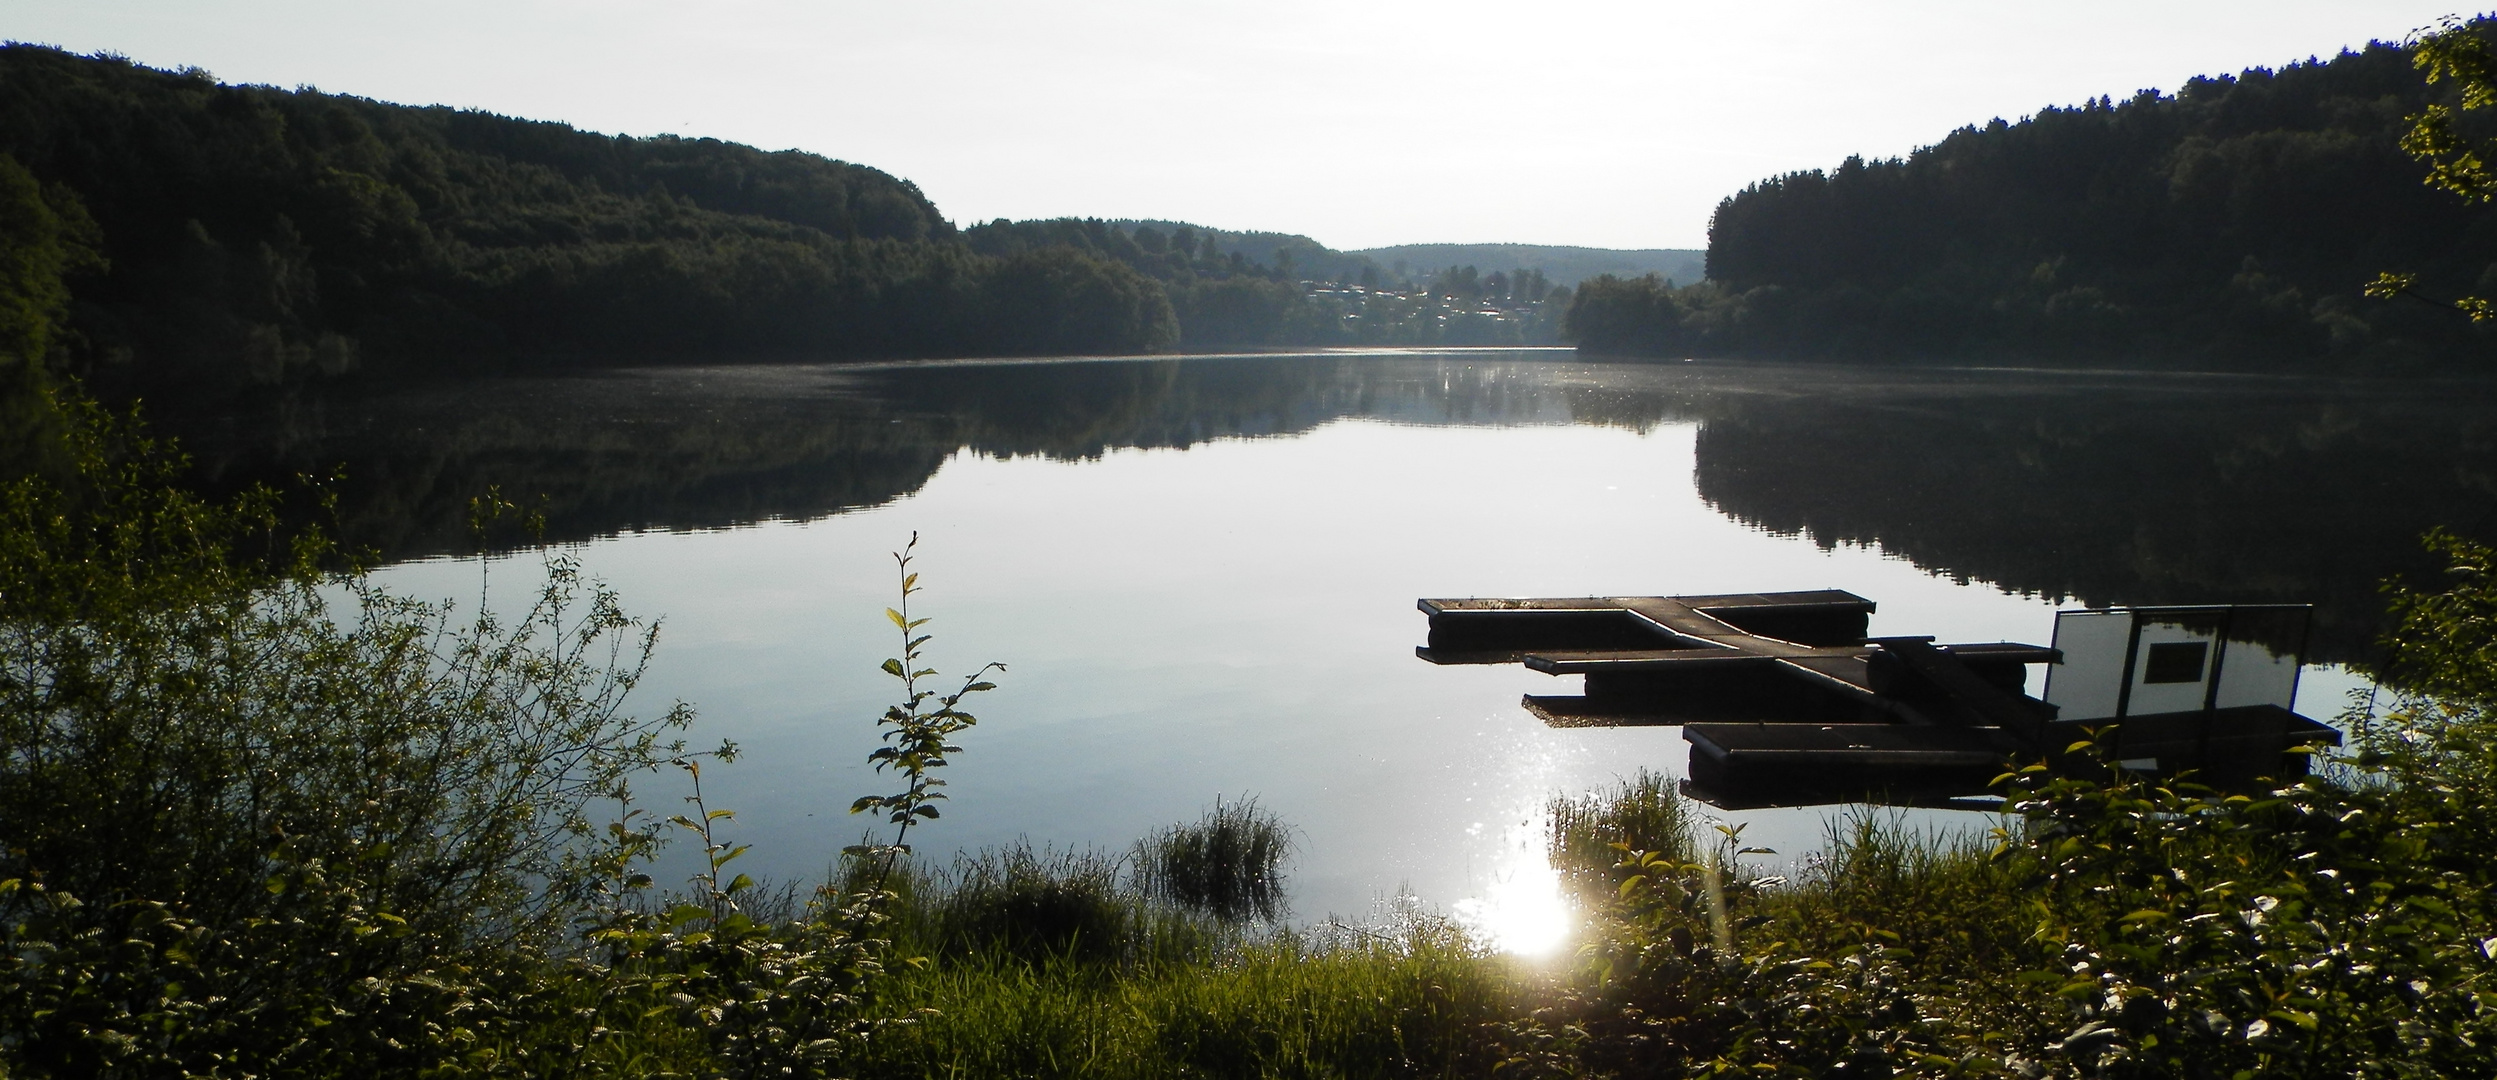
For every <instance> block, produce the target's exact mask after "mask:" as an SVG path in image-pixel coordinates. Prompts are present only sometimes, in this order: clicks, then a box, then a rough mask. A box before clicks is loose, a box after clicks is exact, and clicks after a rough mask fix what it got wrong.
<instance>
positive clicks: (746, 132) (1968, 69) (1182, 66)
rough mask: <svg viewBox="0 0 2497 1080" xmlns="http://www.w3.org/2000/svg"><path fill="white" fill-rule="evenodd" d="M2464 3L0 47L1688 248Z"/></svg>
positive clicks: (102, 16)
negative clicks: (1854, 184)
mask: <svg viewBox="0 0 2497 1080" xmlns="http://www.w3.org/2000/svg"><path fill="white" fill-rule="evenodd" d="M2450 3H2451V0H2442V2H2440V0H2097V2H2092V3H2055V4H2045V3H2014V2H2005V0H1994V2H1973V0H1899V2H1893V3H1872V2H1865V0H1787V2H1757V3H1745V2H1734V0H1720V2H1716V3H1692V2H1687V0H1648V2H1585V3H1580V2H1553V3H1544V4H1528V3H1497V4H1494V3H1473V2H1460V0H1443V2H1438V3H1407V2H1401V0H1394V2H1391V0H1368V2H1355V3H1310V2H1302V0H1269V2H1264V3H1191V2H1186V0H1095V2H1086V3H1056V2H1046V0H1013V2H997V0H978V2H968V0H967V2H959V3H945V2H928V0H922V2H892V0H887V2H881V3H855V2H848V0H716V2H705V0H399V2H395V3H374V2H368V0H9V2H8V3H7V4H6V5H0V37H6V38H9V39H13V40H17V41H29V42H41V43H45V44H51V45H58V46H61V47H64V48H67V49H71V50H74V51H77V52H92V51H97V50H110V51H115V52H120V53H123V54H126V55H128V56H129V57H131V58H132V59H134V60H137V61H139V62H142V63H146V64H150V65H155V66H159V67H181V66H186V65H197V66H199V67H204V68H207V69H208V70H210V71H213V72H215V73H216V74H217V76H218V77H219V78H221V79H224V80H226V81H229V82H252V83H269V84H275V85H279V86H296V85H302V84H310V85H314V86H318V87H320V88H321V89H323V90H327V91H331V92H336V93H350V94H358V95H363V96H366V97H373V98H379V99H382V100H385V101H398V102H408V103H413V104H436V103H439V104H446V105H456V106H462V107H472V108H480V109H487V110H491V111H493V112H498V113H505V114H509V115H514V116H524V117H531V118H536V119H547V120H563V121H567V122H570V123H572V124H575V125H578V126H580V127H584V128H589V129H592V130H596V131H604V132H622V133H627V134H634V135H648V134H656V133H661V132H673V133H678V134H685V135H708V136H715V137H718V138H723V139H731V140H735V141H738V142H745V143H752V144H755V145H757V146H762V147H765V148H767V149H782V148H788V147H795V148H798V149H803V150H809V151H813V152H816V153H820V154H825V155H828V156H831V157H837V158H842V159H844V160H848V161H855V162H860V163H863V164H867V165H872V166H875V167H877V168H880V169H883V170H885V171H887V172H891V173H893V174H895V175H898V176H902V177H905V178H907V179H910V180H912V181H915V182H916V183H918V185H919V186H920V188H921V189H922V190H924V191H925V192H927V194H928V196H929V197H930V198H932V199H934V200H935V201H936V204H937V206H938V208H939V209H941V210H943V211H944V213H945V214H946V216H948V217H950V218H952V219H953V220H954V221H956V222H957V223H961V224H970V223H972V222H976V221H983V220H987V219H989V218H994V217H1012V218H1032V217H1058V216H1069V215H1072V216H1092V217H1158V218H1174V219H1181V220H1188V221H1195V222H1199V223H1202V224H1207V225H1214V226H1219V227H1222V228H1230V229H1271V230H1276V231H1281V232H1297V233H1306V234H1308V235H1310V236H1312V237H1315V238H1316V239H1317V240H1319V241H1320V242H1322V243H1326V244H1329V245H1331V246H1334V247H1339V248H1359V247H1371V246H1377V245H1385V244H1398V243H1419V242H1428V241H1452V242H1471V243H1493V242H1509V243H1546V244H1586V245H1592V246H1600V247H1699V246H1702V245H1703V244H1704V243H1705V242H1706V238H1707V225H1708V215H1709V213H1710V211H1711V210H1713V209H1714V208H1715V206H1716V203H1717V200H1719V199H1720V198H1723V197H1724V196H1726V195H1727V194H1729V193H1731V192H1733V191H1735V190H1736V189H1738V188H1740V187H1742V186H1743V185H1744V184H1746V183H1749V182H1750V181H1752V180H1755V179H1758V178H1760V177H1763V176H1768V175H1771V174H1775V173H1779V172H1784V171H1789V170H1793V169H1800V168H1813V167H1825V166H1828V165H1832V164H1835V163H1836V162H1837V161H1838V160H1839V159H1841V158H1843V157H1845V156H1846V155H1848V154H1851V153H1861V154H1864V155H1866V156H1873V157H1880V156H1890V155H1895V154H1902V153H1905V152H1907V151H1909V150H1912V149H1914V148H1915V147H1917V146H1920V145H1924V144H1927V143H1931V142H1933V141H1935V140H1937V139H1939V138H1940V137H1942V136H1943V135H1944V134H1946V133H1948V132H1949V131H1950V130H1951V129H1952V128H1955V127H1958V126H1960V125H1962V124H1967V123H1972V122H1975V123H1982V122H1984V121H1985V120H1987V119H1989V118H1991V117H1996V116H2001V117H2004V118H2006V119H2017V118H2018V117H2020V116H2023V115H2026V114H2028V113H2031V112H2034V111H2036V110H2037V109H2038V108H2040V107H2042V106H2047V105H2058V104H2073V103H2078V102H2080V101H2082V100H2084V99H2086V98H2091V97H2095V96H2097V95H2100V94H2112V95H2114V96H2116V97H2118V98H2123V97H2126V96H2128V95H2130V94H2131V93H2133V92H2134V91H2135V90H2138V89H2141V88H2144V87H2156V88H2159V89H2162V90H2173V89H2175V88H2176V86H2177V85H2178V84H2179V83H2181V82H2183V81H2184V80H2185V79H2187V78H2190V77H2192V76H2194V75H2196V74H2203V73H2216V72H2234V71H2237V70H2239V69H2242V68H2245V67H2249V66H2255V65H2263V66H2276V65H2279V64H2282V63H2286V62H2289V61H2293V60H2298V59H2303V58H2305V57H2308V56H2310V55H2312V56H2330V55H2332V54H2333V53H2335V52H2337V51H2339V50H2340V49H2341V48H2343V47H2345V46H2357V45H2361V44H2363V43H2365V42H2366V41H2367V40H2369V39H2370V38H2383V39H2388V40H2392V39H2399V38H2401V37H2402V36H2404V35H2405V34H2408V33H2409V32H2410V31H2411V30H2413V29H2415V28H2418V27H2420V26H2423V25H2426V24H2428V23H2431V22H2433V21H2435V20H2436V19H2437V18H2438V17H2440V16H2442V15H2445V14H2449V13H2454V12H2456V11H2457V9H2456V8H2454V7H2452V6H2450Z"/></svg>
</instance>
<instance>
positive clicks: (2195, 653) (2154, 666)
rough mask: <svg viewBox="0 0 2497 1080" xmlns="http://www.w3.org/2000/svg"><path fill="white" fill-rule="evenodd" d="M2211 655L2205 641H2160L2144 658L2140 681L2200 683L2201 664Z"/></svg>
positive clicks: (2209, 645)
mask: <svg viewBox="0 0 2497 1080" xmlns="http://www.w3.org/2000/svg"><path fill="white" fill-rule="evenodd" d="M2210 655H2211V644H2210V643H2209V642H2207V641H2162V642H2159V643H2158V644H2155V645H2152V646H2151V647H2150V649H2149V654H2148V655H2147V656H2146V657H2144V659H2145V660H2146V661H2147V662H2146V663H2145V664H2144V665H2143V670H2142V681H2143V682H2145V683H2198V682H2201V681H2202V664H2203V661H2204V660H2206V659H2208V658H2209V657H2210Z"/></svg>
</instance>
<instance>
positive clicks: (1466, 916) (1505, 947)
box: [1456, 853, 1574, 956]
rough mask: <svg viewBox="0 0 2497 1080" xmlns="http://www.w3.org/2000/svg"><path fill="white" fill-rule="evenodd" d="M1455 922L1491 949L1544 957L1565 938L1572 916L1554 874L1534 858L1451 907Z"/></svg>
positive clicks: (1516, 866) (1567, 938) (1565, 939)
mask: <svg viewBox="0 0 2497 1080" xmlns="http://www.w3.org/2000/svg"><path fill="white" fill-rule="evenodd" d="M1456 916H1457V920H1458V922H1460V923H1461V924H1463V925H1464V926H1465V927H1466V928H1467V929H1468V930H1470V931H1472V932H1473V933H1474V934H1475V935H1476V936H1478V937H1480V938H1481V939H1482V940H1484V941H1486V942H1488V943H1489V944H1490V945H1491V947H1492V948H1495V949H1498V950H1500V951H1501V952H1505V953H1511V954H1514V955H1517V956H1549V955H1551V954H1552V952H1553V951H1554V950H1556V949H1558V948H1560V947H1561V945H1562V943H1564V942H1566V941H1568V940H1569V931H1570V924H1571V921H1572V919H1573V916H1574V912H1572V911H1571V909H1570V906H1569V901H1568V900H1567V899H1565V898H1563V897H1562V895H1561V879H1560V875H1559V874H1556V873H1554V872H1553V870H1552V866H1551V864H1550V863H1549V862H1547V861H1545V860H1544V859H1543V857H1542V856H1541V855H1540V854H1539V853H1538V854H1532V855H1529V856H1527V857H1526V858H1524V859H1521V860H1520V861H1519V862H1517V863H1516V864H1515V865H1513V866H1512V867H1511V868H1510V869H1509V871H1508V872H1507V873H1506V874H1504V875H1502V876H1501V877H1500V878H1499V879H1498V880H1495V881H1493V882H1492V883H1491V885H1490V886H1489V887H1488V888H1486V889H1484V890H1483V895H1482V896H1480V897H1477V898H1473V899H1467V900H1460V901H1457V903H1456Z"/></svg>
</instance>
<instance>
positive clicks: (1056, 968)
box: [848, 924, 1527, 1080]
mask: <svg viewBox="0 0 2497 1080" xmlns="http://www.w3.org/2000/svg"><path fill="white" fill-rule="evenodd" d="M1526 985H1527V983H1526V982H1525V981H1523V980H1521V979H1519V978H1517V977H1516V976H1515V973H1513V972H1512V971H1511V970H1510V969H1509V967H1508V965H1506V964H1503V963H1500V962H1498V961H1496V960H1494V959H1492V958H1490V957H1487V956H1485V955H1483V954H1482V953H1481V952H1480V951H1478V950H1477V949H1475V948H1474V946H1473V945H1472V944H1471V943H1469V942H1468V941H1467V940H1466V939H1465V938H1464V937H1463V935H1462V934H1460V933H1458V932H1456V931H1454V930H1453V929H1450V928H1448V927H1446V926H1445V924H1440V925H1438V926H1437V928H1436V929H1417V930H1413V931H1409V932H1407V933H1404V934H1401V935H1399V936H1398V937H1395V938H1393V939H1365V940H1364V941H1362V942H1359V943H1349V944H1348V943H1343V942H1338V943H1335V944H1333V945H1330V946H1317V945H1315V944H1313V943H1311V942H1309V941H1307V940H1306V939H1303V938H1300V937H1298V936H1296V935H1293V934H1289V933H1278V934H1275V935H1272V936H1270V937H1267V938H1265V939H1262V940H1259V941H1256V942H1251V943H1247V944H1244V945H1242V946H1240V947H1238V948H1236V949H1232V950H1229V951H1227V952H1226V953H1225V954H1224V955H1222V956H1220V957H1218V958H1208V959H1203V960H1199V961H1196V962H1191V963H1163V964H1150V965H1145V966H1142V967H1134V968H1126V969H1118V968H1111V967H1106V966H1103V965H1099V964H1093V963H1087V962H1084V961H1082V960H1080V959H1066V958H1052V959H1046V960H1042V961H1039V962H1028V961H1024V960H1019V959H1015V958H1012V957H1008V956H1004V955H1002V954H996V953H991V954H986V955H978V956H964V957H956V958H953V959H950V960H946V959H940V960H937V961H935V962H933V963H931V964H930V965H929V966H928V967H927V968H926V969H925V970H921V971H916V972H912V973H909V974H906V975H904V976H902V977H901V978H899V979H896V980H895V981H894V985H893V987H892V988H891V994H892V996H891V998H890V999H889V1001H888V1004H889V1005H890V1006H892V1007H894V1008H896V1009H899V1010H930V1011H927V1012H922V1013H921V1017H922V1018H921V1019H920V1020H919V1021H918V1022H917V1023H914V1024H912V1025H910V1026H908V1027H907V1028H900V1029H894V1030H893V1031H891V1032H889V1033H888V1035H887V1037H885V1038H882V1039H879V1040H878V1041H877V1042H875V1043H874V1044H873V1045H871V1046H868V1047H867V1048H865V1054H864V1056H863V1057H862V1058H861V1059H859V1060H857V1061H854V1062H851V1063H848V1064H849V1066H850V1067H851V1068H852V1069H853V1070H854V1075H856V1076H859V1077H862V1078H875V1077H1005V1076H1012V1077H1092V1078H1102V1080H1121V1078H1128V1077H1136V1078H1144V1077H1179V1076H1198V1077H1242V1078H1247V1077H1281V1076H1296V1077H1297V1076H1309V1077H1319V1076H1325V1077H1404V1076H1479V1075H1489V1074H1490V1072H1491V1069H1492V1067H1493V1066H1494V1065H1495V1064H1496V1063H1497V1062H1498V1061H1499V1060H1500V1058H1501V1054H1500V1051H1499V1046H1498V1042H1497V1038H1496V1036H1497V1031H1498V1024H1499V1022H1500V1021H1501V1020H1503V1019H1504V1018H1506V1017H1508V1016H1510V1015H1512V1014H1513V1013H1514V1012H1515V1011H1516V1010H1517V1008H1518V1007H1519V1002H1520V1001H1521V1000H1522V996H1521V995H1522V992H1523V990H1524V988H1525V986H1526Z"/></svg>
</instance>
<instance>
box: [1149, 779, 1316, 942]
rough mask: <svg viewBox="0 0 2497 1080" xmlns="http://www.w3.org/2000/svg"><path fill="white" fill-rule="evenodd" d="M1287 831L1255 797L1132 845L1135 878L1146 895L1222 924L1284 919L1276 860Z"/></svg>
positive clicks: (1288, 846)
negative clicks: (1133, 847) (1133, 849)
mask: <svg viewBox="0 0 2497 1080" xmlns="http://www.w3.org/2000/svg"><path fill="white" fill-rule="evenodd" d="M1291 852H1292V829H1291V826H1289V825H1286V824H1284V822H1283V819H1282V818H1280V817H1277V816H1275V814H1274V813H1273V812H1272V811H1270V810H1267V809H1265V808H1264V807H1261V806H1259V805H1257V800H1256V799H1253V798H1251V799H1242V800H1240V801H1239V802H1235V803H1229V804H1225V803H1224V802H1223V801H1222V800H1221V799H1219V798H1218V799H1216V800H1214V806H1213V809H1210V810H1207V811H1206V812H1205V816H1204V817H1203V818H1201V819H1199V820H1197V821H1195V822H1190V823H1184V824H1179V825H1173V826H1170V827H1168V828H1165V829H1162V830H1161V831H1159V832H1156V833H1154V834H1152V835H1150V836H1147V837H1145V838H1144V839H1142V840H1139V841H1137V842H1136V848H1135V852H1134V856H1133V858H1134V866H1135V876H1136V883H1137V887H1138V889H1139V890H1140V891H1141V892H1143V893H1145V894H1146V895H1148V896H1152V897H1154V898H1156V899H1159V900H1162V901H1165V902H1168V903H1172V904H1176V905H1179V906H1180V907H1183V908H1187V909H1190V910H1194V911H1201V912H1204V913H1206V914H1208V915H1211V916H1213V917H1214V918H1216V919H1220V920H1223V921H1225V922H1237V921H1241V920H1245V919H1259V920H1264V921H1267V922H1272V921H1275V920H1278V919H1281V918H1282V917H1283V916H1284V913H1285V912H1286V910H1288V905H1287V904H1286V902H1285V896H1284V879H1283V862H1284V860H1285V859H1286V858H1288V857H1290V855H1291Z"/></svg>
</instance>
